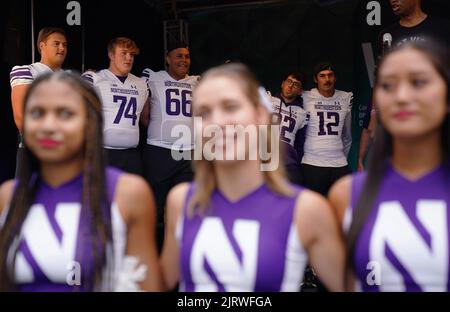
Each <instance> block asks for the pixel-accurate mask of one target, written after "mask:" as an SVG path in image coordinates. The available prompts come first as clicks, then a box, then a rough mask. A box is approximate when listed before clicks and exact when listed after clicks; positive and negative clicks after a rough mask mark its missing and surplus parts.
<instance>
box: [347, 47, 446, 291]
mask: <svg viewBox="0 0 450 312" xmlns="http://www.w3.org/2000/svg"><path fill="white" fill-rule="evenodd" d="M406 49H413V50H417V51H419V52H421V53H423V54H424V55H425V56H426V57H427V59H428V60H429V61H430V62H431V63H432V65H433V66H434V68H435V69H436V70H437V72H438V73H439V75H440V76H441V77H442V79H443V80H444V81H445V84H446V86H447V88H446V90H447V94H446V100H447V106H448V107H449V108H450V62H449V60H450V55H449V52H448V50H447V49H446V48H445V47H443V46H440V45H438V44H437V43H435V42H432V41H427V42H426V43H424V42H414V43H408V44H405V45H402V46H400V47H399V48H396V49H394V50H392V51H391V52H390V53H387V54H386V55H385V56H384V57H383V59H382V60H381V61H380V64H379V66H378V68H381V67H382V66H383V64H384V62H385V60H386V59H387V58H389V56H390V55H392V54H394V53H397V52H398V51H403V50H406ZM378 73H379V71H378ZM379 87H380V86H379V80H378V77H377V81H376V86H375V88H379ZM449 126H450V115H449V113H448V112H447V117H446V118H445V121H444V123H443V124H442V138H441V146H442V152H443V161H444V166H445V167H446V169H447V168H448V167H449V156H450V149H449V146H450V142H449V138H450V127H449ZM391 156H392V136H391V135H390V134H389V132H388V131H386V129H385V128H384V126H383V123H382V120H380V122H378V124H377V129H376V133H375V142H374V146H373V154H372V157H371V161H370V163H369V166H368V172H367V178H366V181H365V183H364V186H363V188H362V191H361V194H360V195H359V197H358V199H357V202H356V205H355V207H354V210H353V218H352V223H351V226H350V229H349V231H348V235H347V261H346V272H347V273H349V272H350V270H351V269H352V268H353V259H354V252H355V246H356V243H357V239H358V237H359V234H360V231H361V229H362V227H363V225H364V224H365V222H366V220H367V218H368V216H369V214H370V212H371V211H372V208H373V205H374V203H375V200H376V197H377V195H378V192H379V190H380V185H381V182H382V180H383V177H384V175H385V173H386V170H387V167H388V164H389V159H390V157H391ZM446 171H447V170H446ZM346 276H347V277H348V276H349V274H346ZM345 282H346V286H347V289H351V285H350V284H349V282H350V281H349V280H348V279H346V281H345Z"/></svg>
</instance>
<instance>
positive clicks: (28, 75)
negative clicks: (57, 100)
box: [9, 62, 53, 89]
mask: <svg viewBox="0 0 450 312" xmlns="http://www.w3.org/2000/svg"><path fill="white" fill-rule="evenodd" d="M52 71H53V70H52V69H51V68H50V67H48V66H47V65H45V64H43V63H41V62H36V63H33V64H30V65H22V66H14V67H13V68H12V70H11V73H10V74H9V81H10V83H11V89H12V88H13V87H15V86H18V85H24V84H31V83H32V82H33V81H34V80H35V79H36V78H37V77H38V76H39V75H41V74H44V73H47V72H52Z"/></svg>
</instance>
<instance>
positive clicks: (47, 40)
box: [9, 27, 67, 132]
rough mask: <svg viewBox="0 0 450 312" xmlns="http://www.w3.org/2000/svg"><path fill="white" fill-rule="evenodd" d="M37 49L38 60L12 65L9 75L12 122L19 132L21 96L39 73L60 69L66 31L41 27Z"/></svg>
mask: <svg viewBox="0 0 450 312" xmlns="http://www.w3.org/2000/svg"><path fill="white" fill-rule="evenodd" d="M37 49H38V52H39V54H40V55H41V60H40V61H39V62H36V63H33V64H30V65H18V66H14V67H13V68H12V70H11V73H10V75H9V77H10V83H11V103H12V107H13V114H14V122H15V123H16V126H17V129H18V130H19V132H22V119H23V116H22V111H23V98H24V96H25V93H26V91H27V89H28V87H29V85H30V84H31V83H32V82H33V80H34V79H36V77H37V76H39V74H42V73H45V72H49V71H58V70H61V66H62V64H63V63H64V59H65V58H66V55H67V38H66V32H65V31H64V30H63V29H61V28H55V27H45V28H42V29H41V31H40V32H39V35H38V39H37Z"/></svg>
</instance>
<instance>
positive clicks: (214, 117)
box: [193, 76, 268, 163]
mask: <svg viewBox="0 0 450 312" xmlns="http://www.w3.org/2000/svg"><path fill="white" fill-rule="evenodd" d="M264 112H265V111H264V109H261V108H260V107H257V106H256V105H255V104H254V103H252V101H251V100H250V99H249V97H248V96H247V94H246V93H245V92H244V90H243V87H242V86H241V85H240V83H239V81H236V80H233V79H232V78H230V77H224V76H216V77H211V78H208V79H206V80H205V81H203V82H201V83H200V84H199V85H198V87H197V88H196V89H195V91H194V94H193V115H194V117H201V118H202V125H201V129H196V131H197V133H202V134H203V135H204V134H205V133H208V130H207V129H208V128H209V129H212V128H211V127H216V128H218V129H221V130H222V131H221V132H222V134H223V136H222V137H217V136H214V137H213V138H212V139H210V138H205V137H204V139H206V140H211V141H213V143H214V144H215V149H219V150H220V151H222V153H224V155H226V159H227V161H228V163H230V161H229V160H232V159H233V160H234V159H236V157H233V154H234V151H237V148H238V146H245V149H246V150H245V159H248V157H247V156H248V153H249V150H250V149H251V148H255V146H253V145H252V146H249V145H251V144H250V143H249V144H245V140H246V139H245V137H241V136H236V135H235V134H234V133H232V132H230V131H227V126H233V127H234V126H242V127H244V128H245V127H247V126H256V125H258V124H262V123H264V122H265V121H266V119H268V117H267V116H266V115H268V114H264ZM265 118H266V119H265ZM197 126H198V124H197ZM200 131H201V132H200ZM227 141H228V142H232V144H233V146H232V148H230V146H228V145H227ZM248 142H252V141H251V139H250V141H248Z"/></svg>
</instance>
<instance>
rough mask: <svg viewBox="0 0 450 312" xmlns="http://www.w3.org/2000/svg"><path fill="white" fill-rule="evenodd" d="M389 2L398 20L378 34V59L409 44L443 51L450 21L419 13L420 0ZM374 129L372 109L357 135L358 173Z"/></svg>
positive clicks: (448, 44) (449, 39) (449, 44)
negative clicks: (432, 45)
mask: <svg viewBox="0 0 450 312" xmlns="http://www.w3.org/2000/svg"><path fill="white" fill-rule="evenodd" d="M389 2H390V4H391V7H392V10H393V12H394V14H395V15H396V16H398V17H399V21H398V22H396V23H394V24H392V25H389V26H387V27H386V28H384V29H383V30H382V31H381V32H380V34H379V36H378V40H377V47H376V53H377V55H378V58H380V57H381V56H382V55H383V51H386V50H389V49H390V48H394V47H396V46H399V45H402V44H404V43H406V42H409V41H422V40H433V41H437V42H439V43H441V44H443V45H444V46H446V47H447V48H449V47H450V22H449V21H447V20H445V19H442V18H439V17H436V16H430V15H428V14H426V13H425V12H424V11H423V10H422V7H421V4H422V1H421V0H389ZM389 35H390V36H389ZM389 37H390V38H392V39H391V40H390V43H388V44H386V43H387V42H386V41H387V40H386V38H389ZM383 41H385V42H383ZM375 126H376V108H375V107H372V109H371V114H370V115H368V118H366V120H365V121H364V125H363V130H362V132H361V138H360V143H359V155H358V170H363V169H364V159H365V157H366V155H367V152H368V150H369V147H370V142H371V140H372V138H373V132H374V130H375Z"/></svg>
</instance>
